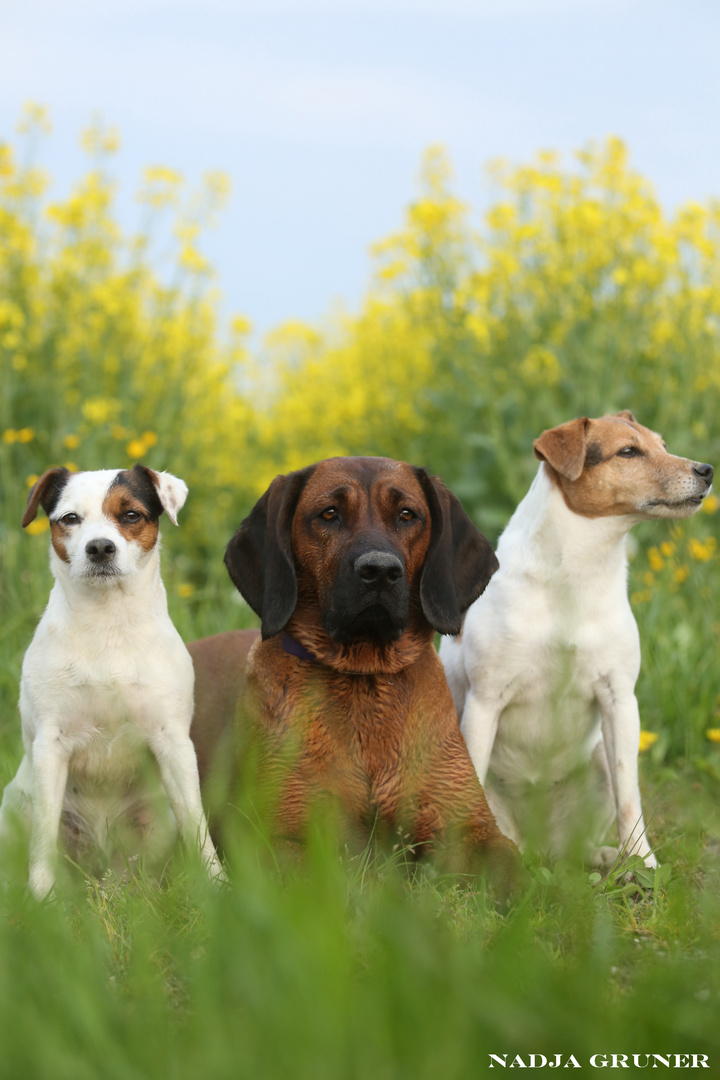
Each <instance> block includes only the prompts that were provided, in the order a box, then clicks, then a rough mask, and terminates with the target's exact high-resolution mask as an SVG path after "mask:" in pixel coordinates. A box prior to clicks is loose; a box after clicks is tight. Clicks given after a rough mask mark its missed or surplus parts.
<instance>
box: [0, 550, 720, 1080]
mask: <svg viewBox="0 0 720 1080" xmlns="http://www.w3.org/2000/svg"><path fill="white" fill-rule="evenodd" d="M43 546H44V545H43ZM18 550H19V551H20V550H22V551H23V552H24V553H23V554H22V555H19V556H18V561H17V563H16V573H15V574H14V575H13V578H12V583H11V582H10V581H9V580H8V578H7V576H6V578H5V579H4V580H5V590H6V595H7V594H8V593H12V601H13V602H12V604H11V606H10V607H8V608H7V609H6V610H7V611H8V616H7V618H6V620H5V623H4V625H3V626H2V627H1V628H0V673H1V681H0V702H1V706H2V718H3V719H2V729H1V734H2V739H1V741H0V750H1V753H0V767H1V770H2V772H1V779H2V781H3V782H5V781H6V780H7V779H8V778H9V777H10V776H11V775H12V772H13V770H14V768H15V767H16V765H17V761H18V758H19V753H20V739H19V720H18V718H17V714H16V706H15V701H16V696H17V685H18V680H19V671H20V662H21V658H22V653H23V650H24V647H25V645H26V643H27V641H28V640H29V637H30V636H31V634H32V631H33V628H34V625H35V622H36V620H37V617H38V615H39V612H40V610H41V609H42V605H43V603H44V601H45V597H46V595H47V593H46V589H47V586H48V584H49V576H48V574H47V571H46V570H44V569H43V568H42V566H41V565H40V563H39V562H38V564H37V565H36V564H35V563H33V561H32V560H39V558H40V557H39V556H38V555H37V553H36V545H32V547H31V546H30V545H25V548H24V549H18ZM28 552H31V553H32V554H31V556H28V554H27V553H28ZM166 555H167V557H166V560H165V561H166V564H167V565H166V567H165V577H166V580H168V581H170V582H172V580H173V577H174V568H173V565H172V557H171V553H166ZM23 559H24V560H26V561H25V562H23V561H22V560H23ZM28 559H30V561H29V562H28V561H27V560H28ZM43 559H44V553H43ZM213 590H214V591H213ZM23 595H24V596H25V598H26V599H27V597H28V596H29V597H30V599H31V602H30V604H29V605H28V604H27V603H25V604H23V603H22V602H21V598H22V597H23ZM170 596H171V607H172V613H173V616H174V618H175V620H176V622H177V623H178V625H179V626H180V628H181V630H182V632H183V633H184V634H185V636H186V637H188V638H190V637H193V636H197V635H199V634H201V633H211V632H214V631H215V630H219V629H224V628H227V627H229V626H232V625H239V624H240V623H241V622H243V621H247V612H245V611H244V610H243V609H242V608H241V607H239V606H238V605H237V603H236V602H235V601H234V600H233V598H232V592H231V589H230V588H229V587H228V586H226V585H225V582H224V581H223V580H222V578H221V577H220V576H218V578H217V586H216V587H213V586H209V587H208V594H207V595H200V596H198V595H196V596H194V597H191V598H190V600H189V601H181V600H180V599H179V598H178V597H177V596H176V595H175V594H174V593H173V590H172V588H171V589H170ZM652 617H653V618H654V619H655V623H654V626H653V628H650V629H648V633H650V632H651V631H652V633H653V642H652V644H651V646H650V648H649V649H648V652H649V654H650V660H649V664H650V666H651V669H652V670H653V671H657V672H658V678H659V679H660V677H661V673H660V672H659V670H658V665H659V664H660V661H661V660H663V658H664V660H663V663H664V666H665V668H668V666H669V667H670V670H669V671H665V672H663V673H662V680H661V687H665V686H666V684H668V683H669V682H670V681H672V679H673V675H674V678H675V680H676V681H677V679H678V674H679V672H678V669H677V665H676V666H675V669H674V671H673V669H672V655H673V653H672V649H673V645H672V642H673V640H674V639H673V637H672V632H671V631H672V627H673V626H674V625H676V622H677V619H676V617H674V616H673V615H672V612H670V611H669V610H668V613H664V609H662V610H660V611H655V613H654V615H653V616H652ZM706 619H708V620H709V619H712V614H711V613H710V612H708V613H706V614H703V613H702V612H700V613H699V618H698V621H699V623H700V631H701V633H700V634H698V635H697V640H695V638H693V644H692V648H693V649H694V650H695V652H696V653H697V654H698V655H702V652H703V648H704V646H703V643H702V631H703V629H704V630H705V631H707V632H709V630H710V628H709V626H706V625H705V621H704V620H706ZM666 624H667V625H666ZM664 637H666V638H667V642H666V644H665V646H663V640H664ZM663 648H664V651H663ZM656 654H662V655H661V656H659V655H656ZM693 655H695V654H694V653H693ZM663 680H664V681H663ZM687 689H688V688H687V685H685V687H684V692H685V695H686V696H688V695H687ZM681 691H682V687H680V690H679V691H678V695H677V698H678V700H679V699H681V697H682V693H681ZM642 693H643V694H644V695H645V697H646V698H647V699H648V702H649V704H648V706H647V707H648V708H655V709H659V708H660V707H661V702H660V701H659V699H658V697H657V692H656V691H654V690H653V688H652V685H651V684H649V683H648V682H647V679H646V678H643V683H642ZM641 696H642V695H641ZM675 701H676V698H675V697H672V698H670V699H669V700H668V701H667V703H666V712H667V711H668V710H669V709H671V708H674V707H675ZM671 719H672V721H673V723H674V724H675V725H681V724H682V719H683V718H682V717H679V716H675V717H674V718H671ZM673 730H674V728H673ZM641 773H642V783H643V789H644V804H645V809H646V817H647V820H648V827H649V830H650V833H651V837H652V839H653V841H654V844H655V845H656V847H657V850H658V852H659V854H660V856H661V859H662V861H663V864H664V866H665V867H667V868H669V870H667V869H665V870H663V873H662V875H660V877H659V878H658V879H657V880H656V881H653V877H652V876H650V877H644V876H643V875H642V873H641V874H639V875H638V877H637V880H636V881H635V882H632V883H628V882H626V880H625V876H624V874H622V873H618V874H615V875H610V877H609V878H608V879H606V880H605V881H598V880H597V878H596V877H592V876H591V875H589V874H588V872H587V871H585V870H583V869H581V868H580V867H578V866H574V865H571V864H570V863H568V864H559V865H555V866H553V867H550V866H546V865H542V864H541V863H539V862H537V861H535V862H533V861H530V862H529V863H528V871H529V876H528V883H527V885H526V886H525V887H524V888H523V890H522V891H521V892H520V893H519V894H518V895H517V896H516V897H515V900H514V903H513V904H512V906H511V907H509V908H506V907H505V906H503V905H502V904H501V903H500V902H499V901H497V900H496V899H495V898H494V897H493V895H492V894H491V893H489V892H488V891H487V888H486V886H485V884H484V883H483V882H482V881H480V880H463V879H458V878H446V877H441V876H438V875H437V874H435V873H434V872H433V870H432V868H431V867H423V866H421V867H420V868H419V869H418V870H416V871H415V872H414V873H411V872H409V871H408V870H407V868H406V867H405V866H404V864H403V860H402V858H401V857H397V856H396V857H394V858H392V857H388V856H383V855H379V854H373V853H371V852H366V853H365V854H364V855H363V856H361V857H355V858H351V857H350V856H348V855H346V854H344V853H343V852H342V851H340V852H339V851H338V848H337V844H336V842H335V841H334V840H333V838H332V836H331V835H330V834H328V833H324V832H323V830H322V829H319V830H318V832H317V833H316V834H314V835H313V837H312V838H311V840H310V842H309V844H308V850H307V854H306V858H305V860H304V862H303V863H302V864H301V865H300V866H297V865H295V866H285V865H283V864H282V863H278V862H277V861H276V860H275V859H274V858H272V857H270V856H269V853H268V851H267V847H266V846H265V845H264V843H263V842H262V840H261V839H260V838H259V837H258V835H257V834H256V833H255V832H254V830H253V829H252V828H251V827H250V826H249V825H248V823H247V822H246V821H245V820H244V819H243V818H242V817H241V815H238V817H237V821H236V827H235V830H234V832H233V833H231V837H230V845H229V849H230V855H231V859H230V864H231V866H232V881H231V884H230V885H229V887H227V888H224V889H222V890H220V891H216V890H214V889H213V888H211V887H210V885H209V884H208V883H207V882H206V880H205V878H204V875H203V874H202V872H201V871H200V870H199V868H198V867H197V866H196V865H195V864H194V863H193V861H192V859H191V858H190V857H189V856H188V855H187V854H185V853H184V852H179V853H178V855H177V857H176V859H175V860H174V863H173V865H172V866H171V867H169V868H168V870H167V873H166V875H165V878H164V880H163V882H162V883H158V882H157V881H153V880H149V879H148V878H146V877H145V876H144V875H143V873H142V872H141V871H140V872H138V873H136V875H135V876H133V877H128V879H127V880H121V879H118V878H106V879H104V880H103V881H101V882H97V881H95V880H89V879H85V878H84V877H83V876H82V875H81V874H79V873H77V872H74V873H71V874H69V875H67V876H66V880H64V882H63V885H62V887H61V889H60V890H59V895H58V897H57V899H55V900H54V901H52V902H49V903H46V904H44V905H40V906H38V905H37V904H35V903H33V902H32V901H30V900H29V899H28V897H27V895H26V893H25V891H24V888H23V873H24V871H23V870H22V869H21V868H18V869H17V872H16V874H15V879H14V884H13V885H12V887H11V888H10V889H9V891H7V892H6V893H5V894H4V895H3V897H2V899H1V900H0V1048H1V1050H0V1077H6V1076H7V1077H9V1078H15V1077H23V1078H26V1077H28V1078H34V1077H38V1078H40V1077H42V1078H44V1077H48V1078H52V1080H63V1078H65V1077H67V1078H68V1080H83V1078H85V1077H87V1078H88V1080H90V1078H93V1080H95V1078H97V1077H103V1080H105V1078H115V1077H117V1078H118V1080H120V1078H122V1080H125V1078H141V1077H153V1078H155V1077H158V1078H163V1080H173V1078H183V1080H184V1078H188V1080H190V1078H193V1080H194V1078H197V1077H203V1078H205V1077H213V1078H214V1077H224V1076H228V1077H234V1078H236V1077H252V1078H253V1080H255V1078H262V1077H272V1078H278V1077H292V1078H304V1077H308V1078H313V1080H323V1078H325V1077H327V1078H328V1080H337V1078H345V1077H348V1078H353V1077H358V1078H364V1077H371V1078H372V1080H385V1078H387V1080H391V1078H392V1080H395V1078H398V1077H408V1078H409V1077H413V1078H425V1077H427V1078H428V1080H430V1078H433V1080H435V1078H442V1080H453V1078H456V1077H457V1078H464V1077H468V1078H471V1077H472V1078H474V1077H477V1076H478V1075H484V1074H485V1072H486V1070H487V1068H488V1063H489V1054H490V1053H495V1054H503V1053H508V1054H510V1055H512V1056H514V1055H516V1054H520V1055H525V1056H526V1059H527V1055H529V1054H530V1053H536V1054H541V1053H542V1054H545V1055H546V1056H549V1055H554V1054H556V1053H563V1054H569V1053H572V1054H574V1055H575V1056H576V1058H577V1059H578V1061H580V1062H581V1064H583V1067H584V1068H585V1069H586V1071H588V1072H589V1071H590V1068H589V1065H588V1064H587V1063H588V1060H589V1057H590V1055H591V1054H594V1053H628V1054H631V1053H643V1052H650V1053H667V1052H677V1053H681V1052H694V1053H707V1054H709V1055H710V1059H711V1061H713V1060H714V1061H715V1063H716V1066H717V1063H718V1062H719V1061H720V1028H719V1026H718V1023H717V1017H718V1007H719V1005H720V890H719V889H718V885H719V884H720V882H719V881H718V860H717V855H718V851H720V806H719V803H720V800H719V799H718V794H719V793H720V752H717V751H715V750H713V749H709V750H708V751H707V752H706V753H705V755H704V756H702V757H701V756H695V757H684V758H683V757H680V756H677V755H675V756H672V755H669V754H668V753H667V752H665V753H663V754H662V755H656V756H655V760H653V758H652V757H651V756H650V757H648V756H645V757H643V760H642V768H641ZM653 885H655V886H656V887H653ZM493 1075H495V1074H494V1073H493Z"/></svg>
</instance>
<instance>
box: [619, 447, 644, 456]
mask: <svg viewBox="0 0 720 1080" xmlns="http://www.w3.org/2000/svg"><path fill="white" fill-rule="evenodd" d="M616 456H617V457H642V450H641V449H640V447H639V446H623V448H622V450H618V452H617V455H616Z"/></svg>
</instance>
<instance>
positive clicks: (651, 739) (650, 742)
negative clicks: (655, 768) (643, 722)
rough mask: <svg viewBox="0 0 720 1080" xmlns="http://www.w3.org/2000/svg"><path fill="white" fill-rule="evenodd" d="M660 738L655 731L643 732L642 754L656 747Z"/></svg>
mask: <svg viewBox="0 0 720 1080" xmlns="http://www.w3.org/2000/svg"><path fill="white" fill-rule="evenodd" d="M657 740H658V737H657V734H656V733H655V732H654V731H641V732H640V747H639V749H640V753H641V754H642V753H643V751H644V750H649V749H650V747H651V746H654V745H655V743H656V742H657Z"/></svg>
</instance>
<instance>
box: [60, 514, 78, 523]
mask: <svg viewBox="0 0 720 1080" xmlns="http://www.w3.org/2000/svg"><path fill="white" fill-rule="evenodd" d="M60 520H61V522H62V523H63V525H78V524H79V522H80V515H79V514H63V516H62V517H61V518H60Z"/></svg>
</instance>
